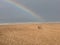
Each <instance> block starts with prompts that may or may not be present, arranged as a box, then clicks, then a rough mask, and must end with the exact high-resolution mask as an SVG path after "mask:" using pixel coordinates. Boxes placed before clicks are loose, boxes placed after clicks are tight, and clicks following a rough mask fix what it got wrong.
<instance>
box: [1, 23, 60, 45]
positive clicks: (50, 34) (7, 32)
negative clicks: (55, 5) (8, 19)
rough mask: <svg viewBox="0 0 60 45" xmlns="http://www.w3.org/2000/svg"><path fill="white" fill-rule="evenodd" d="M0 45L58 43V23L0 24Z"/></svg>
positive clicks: (49, 44) (59, 39)
mask: <svg viewBox="0 0 60 45" xmlns="http://www.w3.org/2000/svg"><path fill="white" fill-rule="evenodd" d="M0 45H60V23H43V24H15V25H0Z"/></svg>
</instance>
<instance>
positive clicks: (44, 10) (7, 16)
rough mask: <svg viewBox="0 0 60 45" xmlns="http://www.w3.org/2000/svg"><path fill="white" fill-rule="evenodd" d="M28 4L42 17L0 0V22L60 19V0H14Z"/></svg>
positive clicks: (30, 8)
mask: <svg viewBox="0 0 60 45" xmlns="http://www.w3.org/2000/svg"><path fill="white" fill-rule="evenodd" d="M12 1H16V2H17V3H20V4H22V5H24V6H26V7H27V8H28V9H29V10H32V11H33V12H35V13H36V14H37V15H38V16H41V17H42V18H43V19H44V20H43V19H41V18H37V17H34V16H32V15H31V14H30V13H27V12H25V11H24V10H22V9H19V8H17V7H16V6H14V5H12V4H9V3H7V2H5V0H0V23H8V22H42V21H46V22H47V21H53V22H54V21H60V0H12Z"/></svg>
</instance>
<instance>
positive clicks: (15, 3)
mask: <svg viewBox="0 0 60 45" xmlns="http://www.w3.org/2000/svg"><path fill="white" fill-rule="evenodd" d="M5 1H6V2H8V3H10V4H13V5H15V6H16V7H18V8H20V9H22V10H24V11H26V12H27V13H30V14H31V15H32V16H35V17H37V18H38V19H42V20H43V18H42V17H41V16H37V14H35V13H34V12H33V11H31V10H29V9H28V8H27V7H25V6H23V5H21V4H20V3H19V4H18V3H17V2H15V1H12V0H5Z"/></svg>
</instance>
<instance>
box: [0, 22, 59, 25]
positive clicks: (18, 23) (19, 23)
mask: <svg viewBox="0 0 60 45" xmlns="http://www.w3.org/2000/svg"><path fill="white" fill-rule="evenodd" d="M44 23H45V24H46V23H60V22H16V23H0V25H15V24H44Z"/></svg>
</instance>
